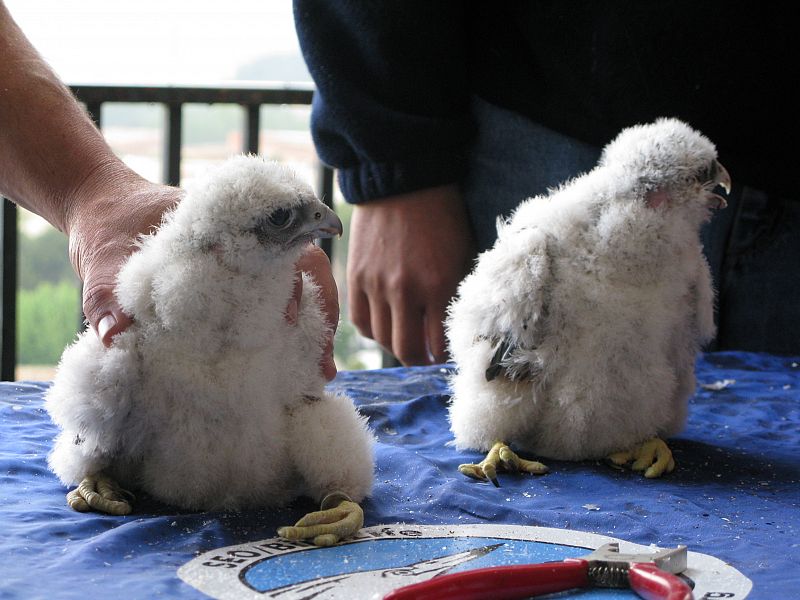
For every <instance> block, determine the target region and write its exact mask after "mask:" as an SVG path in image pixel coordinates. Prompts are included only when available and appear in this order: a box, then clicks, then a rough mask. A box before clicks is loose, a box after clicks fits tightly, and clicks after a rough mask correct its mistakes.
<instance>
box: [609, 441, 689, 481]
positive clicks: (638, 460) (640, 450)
mask: <svg viewBox="0 0 800 600" xmlns="http://www.w3.org/2000/svg"><path fill="white" fill-rule="evenodd" d="M608 460H610V461H611V462H612V463H614V464H615V465H627V464H628V463H629V462H631V461H633V464H632V465H631V469H633V470H634V471H644V476H645V477H647V478H648V479H653V478H655V477H661V476H662V475H663V474H664V473H672V471H673V469H674V468H675V460H674V459H673V458H672V451H671V450H670V449H669V447H668V446H667V444H666V443H665V442H664V441H663V440H661V439H660V438H653V439H652V440H648V441H646V442H644V443H643V444H641V445H640V446H636V447H635V448H633V449H632V450H626V451H624V452H615V453H614V454H612V455H611V456H609V457H608Z"/></svg>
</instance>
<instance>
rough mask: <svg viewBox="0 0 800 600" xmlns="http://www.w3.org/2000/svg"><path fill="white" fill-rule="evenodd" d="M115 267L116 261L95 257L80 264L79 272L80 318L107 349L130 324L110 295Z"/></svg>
mask: <svg viewBox="0 0 800 600" xmlns="http://www.w3.org/2000/svg"><path fill="white" fill-rule="evenodd" d="M119 263H120V260H119V258H114V257H111V256H108V255H106V254H98V255H96V256H95V257H94V259H93V260H87V259H83V260H81V261H80V265H81V267H82V271H83V272H82V273H81V275H82V277H83V298H82V309H83V314H84V316H85V317H86V320H87V321H88V322H89V325H90V326H91V327H92V329H93V330H94V331H95V332H96V333H97V336H98V337H99V338H100V341H101V342H102V343H103V345H104V346H106V347H108V346H110V345H111V340H112V339H113V338H114V336H115V335H117V334H118V333H121V332H122V331H124V330H125V329H127V328H128V327H129V326H130V324H131V318H130V317H129V316H128V315H126V314H125V313H124V312H123V311H122V308H121V307H120V305H119V302H117V298H116V296H115V295H114V288H115V286H116V274H117V272H118V271H119Z"/></svg>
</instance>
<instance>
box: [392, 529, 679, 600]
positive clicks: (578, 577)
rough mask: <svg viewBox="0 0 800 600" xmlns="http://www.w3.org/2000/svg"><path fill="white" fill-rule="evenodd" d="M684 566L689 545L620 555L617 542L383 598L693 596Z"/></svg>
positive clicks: (448, 578) (672, 599)
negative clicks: (589, 590)
mask: <svg viewBox="0 0 800 600" xmlns="http://www.w3.org/2000/svg"><path fill="white" fill-rule="evenodd" d="M685 570H686V546H678V547H677V548H669V549H666V550H660V551H659V552H656V553H654V554H620V551H619V544H617V543H616V542H614V543H611V544H604V545H603V546H600V547H599V548H598V549H597V550H595V551H594V552H592V553H591V554H589V555H588V556H584V557H581V558H567V559H566V560H564V561H562V562H551V563H542V564H538V565H509V566H504V567H486V568H484V569H474V570H472V571H463V572H460V573H452V574H450V575H440V576H438V577H434V578H433V579H430V580H428V581H423V582H421V583H414V584H412V585H407V586H405V587H402V588H399V589H396V590H394V591H393V592H390V593H389V594H387V595H386V596H384V598H383V600H484V599H490V600H515V599H517V598H530V597H531V596H539V595H542V594H552V593H555V592H563V591H565V590H570V589H573V588H584V587H606V588H627V587H629V588H631V589H632V590H633V591H635V592H636V593H637V594H638V595H639V596H640V597H642V598H645V600H692V589H691V588H690V587H689V585H688V584H687V583H686V582H685V581H683V580H682V579H681V578H680V577H676V575H675V574H677V573H682V572H683V571H685Z"/></svg>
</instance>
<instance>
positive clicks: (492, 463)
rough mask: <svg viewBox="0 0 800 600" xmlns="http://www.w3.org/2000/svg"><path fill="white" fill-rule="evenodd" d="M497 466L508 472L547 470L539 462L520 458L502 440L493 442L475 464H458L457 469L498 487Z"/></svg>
mask: <svg viewBox="0 0 800 600" xmlns="http://www.w3.org/2000/svg"><path fill="white" fill-rule="evenodd" d="M498 467H499V468H501V469H502V470H504V471H508V472H520V473H532V474H533V475H544V474H545V473H547V471H548V470H549V469H548V468H547V467H546V466H545V465H543V464H542V463H540V462H536V461H535V460H525V459H524V458H520V457H519V456H517V455H516V453H514V451H512V450H511V448H509V447H508V446H507V445H506V444H505V443H503V442H495V444H494V446H492V449H491V450H489V454H487V455H486V458H484V459H483V460H482V461H481V462H479V463H478V464H477V465H475V464H463V465H459V466H458V470H459V471H461V473H463V474H464V475H466V476H467V477H472V478H473V479H478V480H480V481H491V482H492V483H493V484H494V485H495V487H500V484H499V483H498V482H497V469H498Z"/></svg>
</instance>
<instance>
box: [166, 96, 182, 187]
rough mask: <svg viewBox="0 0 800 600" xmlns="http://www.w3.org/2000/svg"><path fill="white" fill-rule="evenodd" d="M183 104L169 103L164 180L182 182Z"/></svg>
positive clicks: (171, 183) (168, 183) (169, 182)
mask: <svg viewBox="0 0 800 600" xmlns="http://www.w3.org/2000/svg"><path fill="white" fill-rule="evenodd" d="M182 108H183V104H180V103H174V104H173V103H170V104H167V126H166V128H165V132H164V182H165V183H166V184H167V185H180V183H181V135H182V128H183V121H182Z"/></svg>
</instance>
